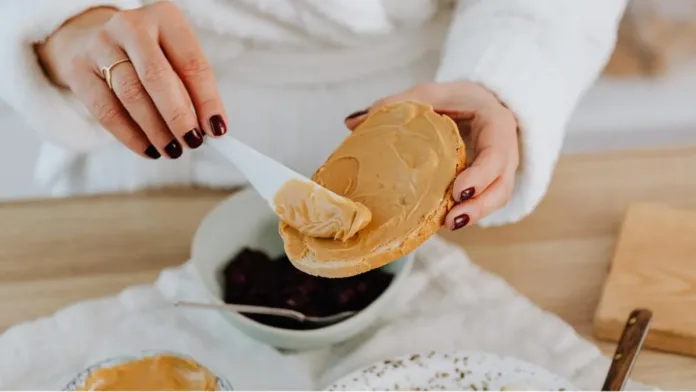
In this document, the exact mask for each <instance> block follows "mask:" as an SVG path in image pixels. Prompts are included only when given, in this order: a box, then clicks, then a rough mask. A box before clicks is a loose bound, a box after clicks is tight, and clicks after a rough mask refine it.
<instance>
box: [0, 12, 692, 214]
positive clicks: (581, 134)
mask: <svg viewBox="0 0 696 392" xmlns="http://www.w3.org/2000/svg"><path fill="white" fill-rule="evenodd" d="M0 124H2V129H3V131H4V133H5V134H4V135H3V138H2V142H1V143H0V178H2V179H3V181H2V184H3V185H2V188H0V200H6V199H15V198H25V197H32V196H36V195H37V194H38V190H37V189H36V188H35V187H34V185H33V181H32V171H33V166H34V162H35V159H36V155H37V153H38V146H39V143H38V140H37V139H36V138H35V137H34V135H33V134H32V132H31V131H29V130H28V129H27V127H26V126H25V125H24V124H23V123H22V120H21V119H19V118H18V117H17V116H15V115H14V114H13V113H12V112H11V111H10V109H9V108H8V107H6V106H5V105H4V104H3V103H2V102H0ZM11 132H14V133H11ZM683 144H696V0H632V1H631V2H630V3H629V7H628V10H627V12H626V14H625V16H624V19H623V21H622V23H621V29H620V32H619V40H618V44H617V47H616V51H615V52H614V55H613V56H612V58H611V60H610V62H609V64H608V65H607V67H606V69H605V71H604V73H603V75H602V77H601V79H600V80H599V82H598V83H597V84H596V85H595V86H594V87H593V88H592V89H591V90H590V91H589V92H588V93H587V95H586V96H585V98H584V99H583V101H582V102H581V104H580V106H579V107H578V109H577V111H576V112H575V115H574V117H573V119H572V120H571V122H570V124H569V127H568V132H567V135H566V141H565V145H564V152H565V153H567V154H568V153H587V152H598V151H606V150H617V149H630V148H644V147H655V146H678V145H683ZM5 179H7V180H5Z"/></svg>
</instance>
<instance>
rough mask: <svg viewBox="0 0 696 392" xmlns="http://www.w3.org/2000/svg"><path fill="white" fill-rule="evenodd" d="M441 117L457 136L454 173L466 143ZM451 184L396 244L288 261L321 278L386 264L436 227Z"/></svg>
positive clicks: (441, 219) (445, 208) (441, 221)
mask: <svg viewBox="0 0 696 392" xmlns="http://www.w3.org/2000/svg"><path fill="white" fill-rule="evenodd" d="M443 117H445V118H446V119H447V121H448V122H449V123H450V125H451V127H452V131H453V132H455V133H456V135H457V141H458V145H457V146H455V148H456V149H457V157H458V162H457V167H456V174H457V175H458V174H459V173H461V172H462V171H463V170H464V169H465V168H466V146H465V145H464V141H463V140H462V137H461V135H460V133H459V128H458V127H457V124H456V123H455V122H454V121H453V120H452V119H451V118H450V117H448V116H443ZM453 187H454V178H453V179H452V182H451V183H450V185H449V187H448V188H447V191H446V192H445V194H443V195H442V201H441V202H440V206H439V207H438V208H437V209H436V210H435V211H433V212H432V213H431V214H430V215H428V216H427V217H426V218H425V219H423V221H422V222H421V223H420V225H418V226H417V227H415V228H414V229H413V230H411V231H410V232H409V233H408V234H407V235H406V237H405V238H403V239H402V240H401V241H400V242H399V243H395V244H389V245H387V246H386V247H385V248H386V249H383V250H377V251H375V252H371V253H370V254H368V255H365V256H364V257H362V258H360V259H354V260H344V261H330V262H325V261H320V262H315V261H313V260H312V256H313V255H312V254H311V252H306V254H305V255H304V257H302V258H301V259H299V260H291V262H292V264H293V265H294V266H295V267H296V268H297V269H299V270H301V271H303V272H305V273H307V274H310V275H314V276H321V277H325V278H347V277H350V276H354V275H358V274H361V273H364V272H367V271H370V270H373V269H375V268H379V267H382V266H384V265H386V264H389V263H391V262H392V261H395V260H397V259H399V258H401V257H403V256H405V255H407V254H409V253H411V252H412V251H414V250H415V249H416V248H417V247H418V246H420V245H421V244H422V243H423V242H425V241H426V240H427V239H429V238H430V237H432V236H433V235H435V234H436V233H437V232H438V230H440V228H441V227H442V225H443V224H444V221H445V216H446V215H447V212H449V210H450V209H451V208H452V207H453V206H454V205H455V201H454V199H453V197H452V193H453ZM282 224H283V223H282V222H281V224H280V226H279V229H280V228H281V227H282ZM279 231H280V235H281V237H283V241H284V242H285V241H286V238H285V235H284V233H283V230H279Z"/></svg>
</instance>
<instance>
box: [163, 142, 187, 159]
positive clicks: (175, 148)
mask: <svg viewBox="0 0 696 392" xmlns="http://www.w3.org/2000/svg"><path fill="white" fill-rule="evenodd" d="M164 151H165V152H166V153H167V155H169V157H170V158H172V159H176V158H179V157H180V156H181V154H183V153H184V150H183V149H182V148H181V144H179V142H178V141H176V140H172V142H171V143H169V144H167V147H165V148H164Z"/></svg>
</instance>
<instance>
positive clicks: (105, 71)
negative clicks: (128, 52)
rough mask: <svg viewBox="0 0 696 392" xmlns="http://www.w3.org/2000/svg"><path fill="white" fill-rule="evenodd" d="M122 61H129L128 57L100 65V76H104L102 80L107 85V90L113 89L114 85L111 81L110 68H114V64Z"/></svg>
mask: <svg viewBox="0 0 696 392" xmlns="http://www.w3.org/2000/svg"><path fill="white" fill-rule="evenodd" d="M123 63H130V59H121V60H118V61H117V62H115V63H113V64H111V65H109V66H108V67H101V74H102V77H103V78H104V81H105V82H106V85H107V86H109V90H111V91H114V86H113V84H112V83H111V70H112V69H114V67H115V66H117V65H119V64H123Z"/></svg>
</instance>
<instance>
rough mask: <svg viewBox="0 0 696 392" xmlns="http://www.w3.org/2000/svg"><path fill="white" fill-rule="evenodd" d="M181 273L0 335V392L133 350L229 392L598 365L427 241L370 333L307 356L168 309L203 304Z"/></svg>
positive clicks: (589, 372) (56, 379)
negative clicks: (416, 357)
mask: <svg viewBox="0 0 696 392" xmlns="http://www.w3.org/2000/svg"><path fill="white" fill-rule="evenodd" d="M192 276H193V275H192V274H191V272H190V270H189V268H188V267H186V266H184V267H183V268H180V269H171V270H166V271H164V272H163V273H162V275H161V276H160V278H159V279H158V280H157V282H156V283H155V284H154V285H145V286H138V287H134V288H131V289H127V290H125V291H124V292H123V293H122V294H120V295H119V296H117V297H112V298H105V299H100V300H93V301H88V302H83V303H80V304H76V305H73V306H71V307H68V308H66V309H64V310H61V311H59V312H58V313H56V314H55V315H53V316H52V317H49V318H43V319H39V320H36V321H33V322H29V323H25V324H20V325H17V326H15V327H13V328H11V329H9V330H8V331H6V332H5V333H4V334H3V335H1V336H0V389H3V390H27V389H29V390H56V389H59V388H62V387H63V386H64V385H65V384H67V383H68V382H69V381H70V380H71V379H72V377H74V376H75V375H76V374H77V373H79V372H80V371H81V370H83V369H84V368H86V367H88V366H90V365H91V364H94V363H96V362H98V361H100V360H103V359H107V358H111V357H114V356H121V355H134V354H136V355H137V353H139V352H141V351H143V350H167V351H176V352H179V353H183V354H187V355H190V356H192V357H193V358H195V359H196V360H198V361H199V362H201V363H202V364H204V365H205V366H207V367H209V368H210V369H211V370H212V371H213V372H215V373H217V374H219V375H221V376H223V377H225V378H226V379H228V380H229V381H230V382H231V384H232V386H233V387H234V388H235V389H236V390H250V389H251V390H263V389H265V390H277V389H286V390H287V389H305V390H306V389H312V388H325V387H326V386H328V385H329V384H331V383H332V382H333V381H336V380H337V379H339V378H341V377H342V376H344V375H347V374H348V373H350V372H351V371H353V370H357V369H359V368H360V367H362V366H367V365H369V364H371V363H374V362H376V361H379V360H384V359H388V358H390V357H393V356H397V355H403V354H410V353H414V352H422V351H430V350H447V351H451V350H458V349H459V350H480V351H488V352H495V353H498V354H502V355H509V356H513V357H516V358H518V359H522V360H525V361H528V362H531V363H535V364H537V365H539V366H541V367H544V368H546V369H548V370H550V371H551V372H553V373H556V374H558V375H560V376H563V377H565V378H567V379H569V380H570V381H571V382H573V383H574V384H575V385H576V386H577V387H578V388H581V389H585V390H598V389H599V388H600V387H601V382H602V380H603V377H604V376H605V375H606V371H607V369H608V366H609V362H610V361H609V360H608V359H607V358H605V357H603V356H602V355H601V353H600V351H599V350H598V349H597V348H596V347H595V346H594V345H592V344H591V343H589V342H587V341H585V340H583V339H581V338H580V337H579V336H577V335H576V334H575V332H574V331H573V329H572V328H571V327H570V326H569V325H567V324H566V323H564V322H563V321H562V320H560V319H559V318H558V317H556V316H554V315H552V314H549V313H547V312H544V311H543V310H541V309H540V308H538V307H537V306H535V305H534V304H532V303H531V302H530V301H529V300H528V299H526V298H525V297H523V296H521V295H520V294H519V293H517V292H515V291H514V290H513V289H512V288H511V287H510V286H509V285H508V284H507V283H505V282H504V281H503V280H501V279H500V278H498V277H495V276H493V275H491V274H489V273H487V272H485V271H483V270H481V269H480V268H479V267H477V266H476V265H475V264H473V263H471V261H470V260H469V259H468V257H467V256H466V254H464V253H463V252H462V251H461V250H460V249H459V248H457V247H456V246H453V245H449V244H446V243H445V242H444V241H443V240H441V239H439V238H437V237H434V238H432V239H431V240H429V241H428V242H426V244H424V245H423V246H422V247H421V248H419V249H418V251H417V253H416V263H415V265H414V270H413V271H412V273H411V275H410V276H409V278H408V279H407V281H406V282H405V284H404V286H403V287H404V289H403V291H402V292H401V294H400V295H399V296H397V298H398V299H397V300H396V301H397V302H396V303H395V304H394V305H393V306H391V307H390V313H387V314H385V315H384V316H383V318H382V320H380V321H379V322H378V324H377V325H376V328H375V329H374V332H373V333H370V334H368V335H366V336H361V337H358V338H355V339H354V340H352V341H349V342H346V343H345V344H342V345H339V346H336V347H332V348H327V349H322V350H318V351H313V352H302V353H294V354H282V353H280V352H278V351H276V350H273V349H271V348H269V347H267V346H265V345H263V344H261V343H259V342H257V341H254V340H252V339H250V338H248V337H246V336H245V335H243V334H242V333H241V332H239V331H237V330H236V329H234V328H233V327H232V326H231V325H230V324H228V323H227V322H226V321H224V319H223V318H222V317H221V316H220V315H218V314H217V313H215V312H210V311H201V310H182V309H178V308H176V309H175V308H173V307H172V306H170V305H169V303H171V300H174V299H178V300H182V299H184V300H206V298H207V297H205V294H202V291H201V290H200V286H199V285H198V283H197V281H196V280H195V279H194V278H193V277H192ZM271 375H272V376H271ZM629 389H639V390H645V389H647V387H646V386H644V385H640V384H636V383H631V384H630V385H629Z"/></svg>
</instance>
